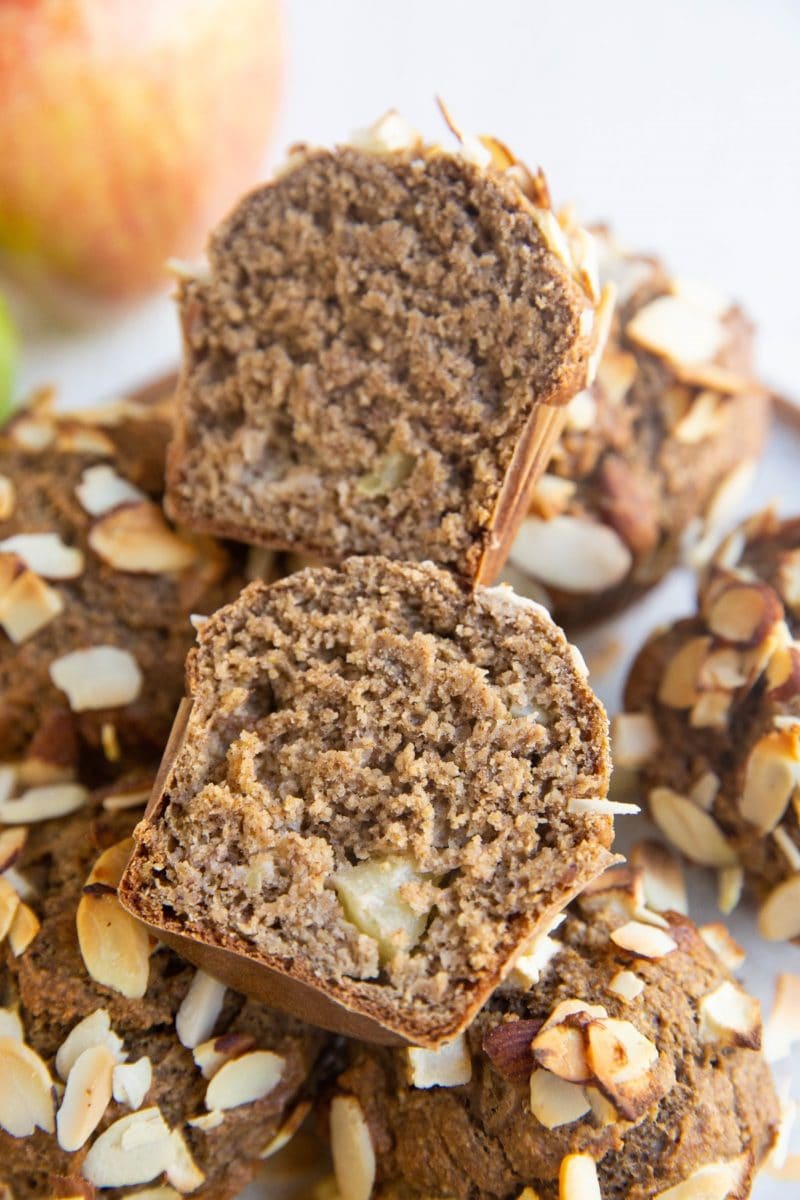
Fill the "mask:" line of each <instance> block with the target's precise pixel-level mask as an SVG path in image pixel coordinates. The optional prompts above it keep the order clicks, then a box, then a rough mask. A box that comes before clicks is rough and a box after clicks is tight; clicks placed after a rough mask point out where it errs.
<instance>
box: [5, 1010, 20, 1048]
mask: <svg viewBox="0 0 800 1200" xmlns="http://www.w3.org/2000/svg"><path fill="white" fill-rule="evenodd" d="M0 1038H16V1039H17V1041H20V1042H24V1041H25V1030H24V1029H23V1027H22V1021H21V1020H20V1015H19V1010H18V1009H16V1008H0Z"/></svg>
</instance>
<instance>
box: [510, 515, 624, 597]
mask: <svg viewBox="0 0 800 1200" xmlns="http://www.w3.org/2000/svg"><path fill="white" fill-rule="evenodd" d="M509 557H510V560H511V563H512V564H513V565H515V566H517V567H518V568H519V569H520V570H522V571H525V572H526V573H527V574H529V575H531V576H533V578H534V579H540V580H542V582H543V583H544V584H545V585H546V586H547V585H549V586H551V587H556V588H561V589H563V590H564V591H567V592H577V593H580V594H584V593H596V592H603V591H605V590H606V589H607V588H611V587H615V586H616V585H617V584H618V583H621V582H622V580H623V579H624V578H625V576H626V575H627V574H628V572H629V571H630V569H631V566H632V565H633V558H632V556H631V552H630V550H629V549H628V547H627V546H626V545H625V543H624V542H623V541H622V539H621V538H620V537H619V535H618V534H617V533H616V532H615V531H614V530H613V529H612V528H611V527H610V526H609V525H602V524H600V523H599V522H597V521H589V520H587V519H585V518H582V517H572V516H567V515H562V516H556V517H553V518H552V519H551V520H549V521H543V520H541V519H540V518H539V517H530V516H529V517H526V519H525V520H524V521H523V523H522V526H521V528H520V531H519V533H518V534H517V538H516V541H515V542H514V545H513V546H512V548H511V554H510V556H509Z"/></svg>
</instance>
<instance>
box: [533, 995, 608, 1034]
mask: <svg viewBox="0 0 800 1200" xmlns="http://www.w3.org/2000/svg"><path fill="white" fill-rule="evenodd" d="M580 1013H583V1014H585V1015H586V1016H587V1017H589V1018H592V1017H607V1016H608V1012H607V1010H606V1009H605V1008H604V1007H603V1005H602V1004H589V1002H588V1001H587V1000H578V999H577V997H576V998H575V999H572V998H570V999H569V1000H560V1001H559V1003H558V1004H557V1005H556V1006H555V1008H554V1009H553V1011H552V1012H551V1013H550V1016H549V1017H548V1018H547V1020H546V1021H545V1022H544V1024H543V1025H542V1026H541V1032H542V1033H544V1031H545V1030H546V1029H552V1028H553V1027H554V1026H555V1025H560V1024H561V1023H562V1021H565V1020H566V1019H567V1017H572V1016H577V1015H578V1014H580Z"/></svg>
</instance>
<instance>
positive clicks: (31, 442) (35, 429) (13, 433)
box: [7, 415, 55, 454]
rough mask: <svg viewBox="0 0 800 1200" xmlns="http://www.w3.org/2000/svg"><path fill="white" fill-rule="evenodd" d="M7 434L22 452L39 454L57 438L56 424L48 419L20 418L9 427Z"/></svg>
mask: <svg viewBox="0 0 800 1200" xmlns="http://www.w3.org/2000/svg"><path fill="white" fill-rule="evenodd" d="M7 432H8V434H9V435H10V437H11V440H12V441H13V442H14V444H15V445H17V446H19V447H20V449H21V450H27V451H28V452H29V453H31V454H38V453H39V452H40V451H42V450H44V449H46V448H47V446H49V445H50V443H51V442H52V440H53V438H54V437H55V422H54V421H51V420H49V419H48V418H47V417H33V416H27V415H25V416H20V417H17V418H16V419H15V420H14V421H12V422H11V423H10V424H9V425H8V427H7Z"/></svg>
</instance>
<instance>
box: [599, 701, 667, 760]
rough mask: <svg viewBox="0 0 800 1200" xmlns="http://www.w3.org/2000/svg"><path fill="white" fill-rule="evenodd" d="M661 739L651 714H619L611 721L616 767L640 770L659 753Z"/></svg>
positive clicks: (612, 745)
mask: <svg viewBox="0 0 800 1200" xmlns="http://www.w3.org/2000/svg"><path fill="white" fill-rule="evenodd" d="M660 745H661V739H660V737H659V735H658V729H657V727H656V723H655V721H654V720H653V718H652V717H651V716H650V714H649V713H635V712H630V713H617V715H616V716H615V717H614V718H613V719H612V721H611V747H612V753H613V759H614V766H615V767H632V768H638V767H641V766H643V765H644V764H645V763H646V762H648V761H649V760H650V759H651V758H653V756H654V755H655V754H657V753H658V750H659V747H660Z"/></svg>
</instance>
